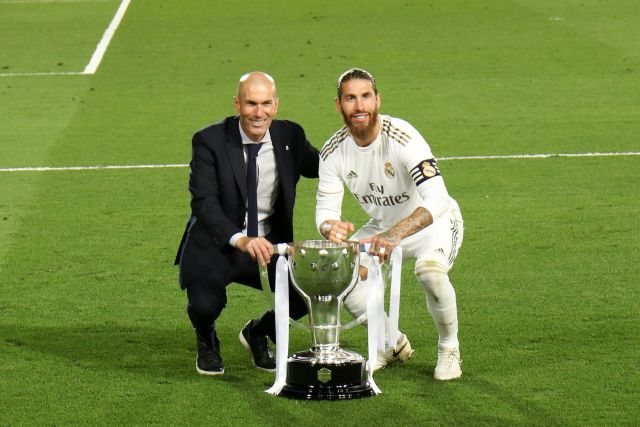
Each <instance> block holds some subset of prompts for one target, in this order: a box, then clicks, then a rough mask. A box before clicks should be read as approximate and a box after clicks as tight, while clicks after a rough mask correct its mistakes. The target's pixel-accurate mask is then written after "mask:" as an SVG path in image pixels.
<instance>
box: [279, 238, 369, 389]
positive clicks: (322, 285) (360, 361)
mask: <svg viewBox="0 0 640 427" xmlns="http://www.w3.org/2000/svg"><path fill="white" fill-rule="evenodd" d="M359 249H360V248H359V243H358V242H357V241H354V242H351V241H349V242H341V243H335V242H331V241H328V240H305V241H298V242H294V243H291V244H290V245H289V272H290V276H291V281H292V283H293V286H294V288H295V289H296V291H297V292H298V293H299V294H300V295H301V296H302V298H303V299H304V301H305V303H306V305H307V309H308V311H309V327H310V330H311V337H312V345H311V348H309V349H308V350H306V351H302V352H299V353H295V354H293V355H292V356H291V357H289V359H288V360H287V379H286V384H285V386H284V387H283V389H282V391H281V392H280V395H281V396H285V397H290V398H295V399H307V400H339V399H355V398H360V397H368V396H372V395H374V394H375V393H374V392H373V390H372V389H371V387H370V385H369V383H368V381H367V376H366V361H365V359H364V358H363V357H362V356H361V355H359V354H358V353H355V352H352V351H348V350H344V349H341V348H340V329H341V326H342V325H341V323H340V312H341V310H342V304H343V300H344V297H345V296H346V295H347V294H348V292H349V291H350V290H351V289H352V288H353V287H354V286H355V284H356V283H357V280H358V269H359V265H360V250H359Z"/></svg>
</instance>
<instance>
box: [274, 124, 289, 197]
mask: <svg viewBox="0 0 640 427" xmlns="http://www.w3.org/2000/svg"><path fill="white" fill-rule="evenodd" d="M269 132H270V134H271V143H272V144H273V152H274V154H275V158H276V166H277V168H278V177H279V182H280V191H281V193H282V195H283V196H284V202H285V206H288V205H289V203H291V201H290V199H291V197H292V189H293V186H294V182H293V177H292V175H291V172H292V171H291V168H292V167H293V165H292V164H289V163H290V161H289V159H290V156H288V155H287V154H288V153H287V152H288V151H289V150H290V147H289V145H288V144H289V143H290V142H289V141H285V138H284V137H283V135H282V133H281V132H280V128H279V126H277V124H276V123H275V122H274V123H273V124H272V125H271V128H270V129H269Z"/></svg>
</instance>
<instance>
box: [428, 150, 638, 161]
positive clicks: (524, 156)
mask: <svg viewBox="0 0 640 427" xmlns="http://www.w3.org/2000/svg"><path fill="white" fill-rule="evenodd" d="M610 156H640V152H636V151H627V152H620V153H616V152H612V153H555V154H554V153H548V154H507V155H496V156H452V157H438V160H488V159H548V158H552V157H610Z"/></svg>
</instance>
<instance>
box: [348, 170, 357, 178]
mask: <svg viewBox="0 0 640 427" xmlns="http://www.w3.org/2000/svg"><path fill="white" fill-rule="evenodd" d="M357 177H358V174H357V173H355V172H354V171H351V172H349V173H348V174H347V179H354V178H357Z"/></svg>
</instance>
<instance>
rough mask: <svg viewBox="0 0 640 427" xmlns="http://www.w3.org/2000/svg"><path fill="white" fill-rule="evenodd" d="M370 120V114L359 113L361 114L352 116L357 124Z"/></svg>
mask: <svg viewBox="0 0 640 427" xmlns="http://www.w3.org/2000/svg"><path fill="white" fill-rule="evenodd" d="M368 118H369V114H368V113H359V114H354V115H352V116H351V119H352V120H353V121H355V122H364V121H365V120H367V119H368Z"/></svg>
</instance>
